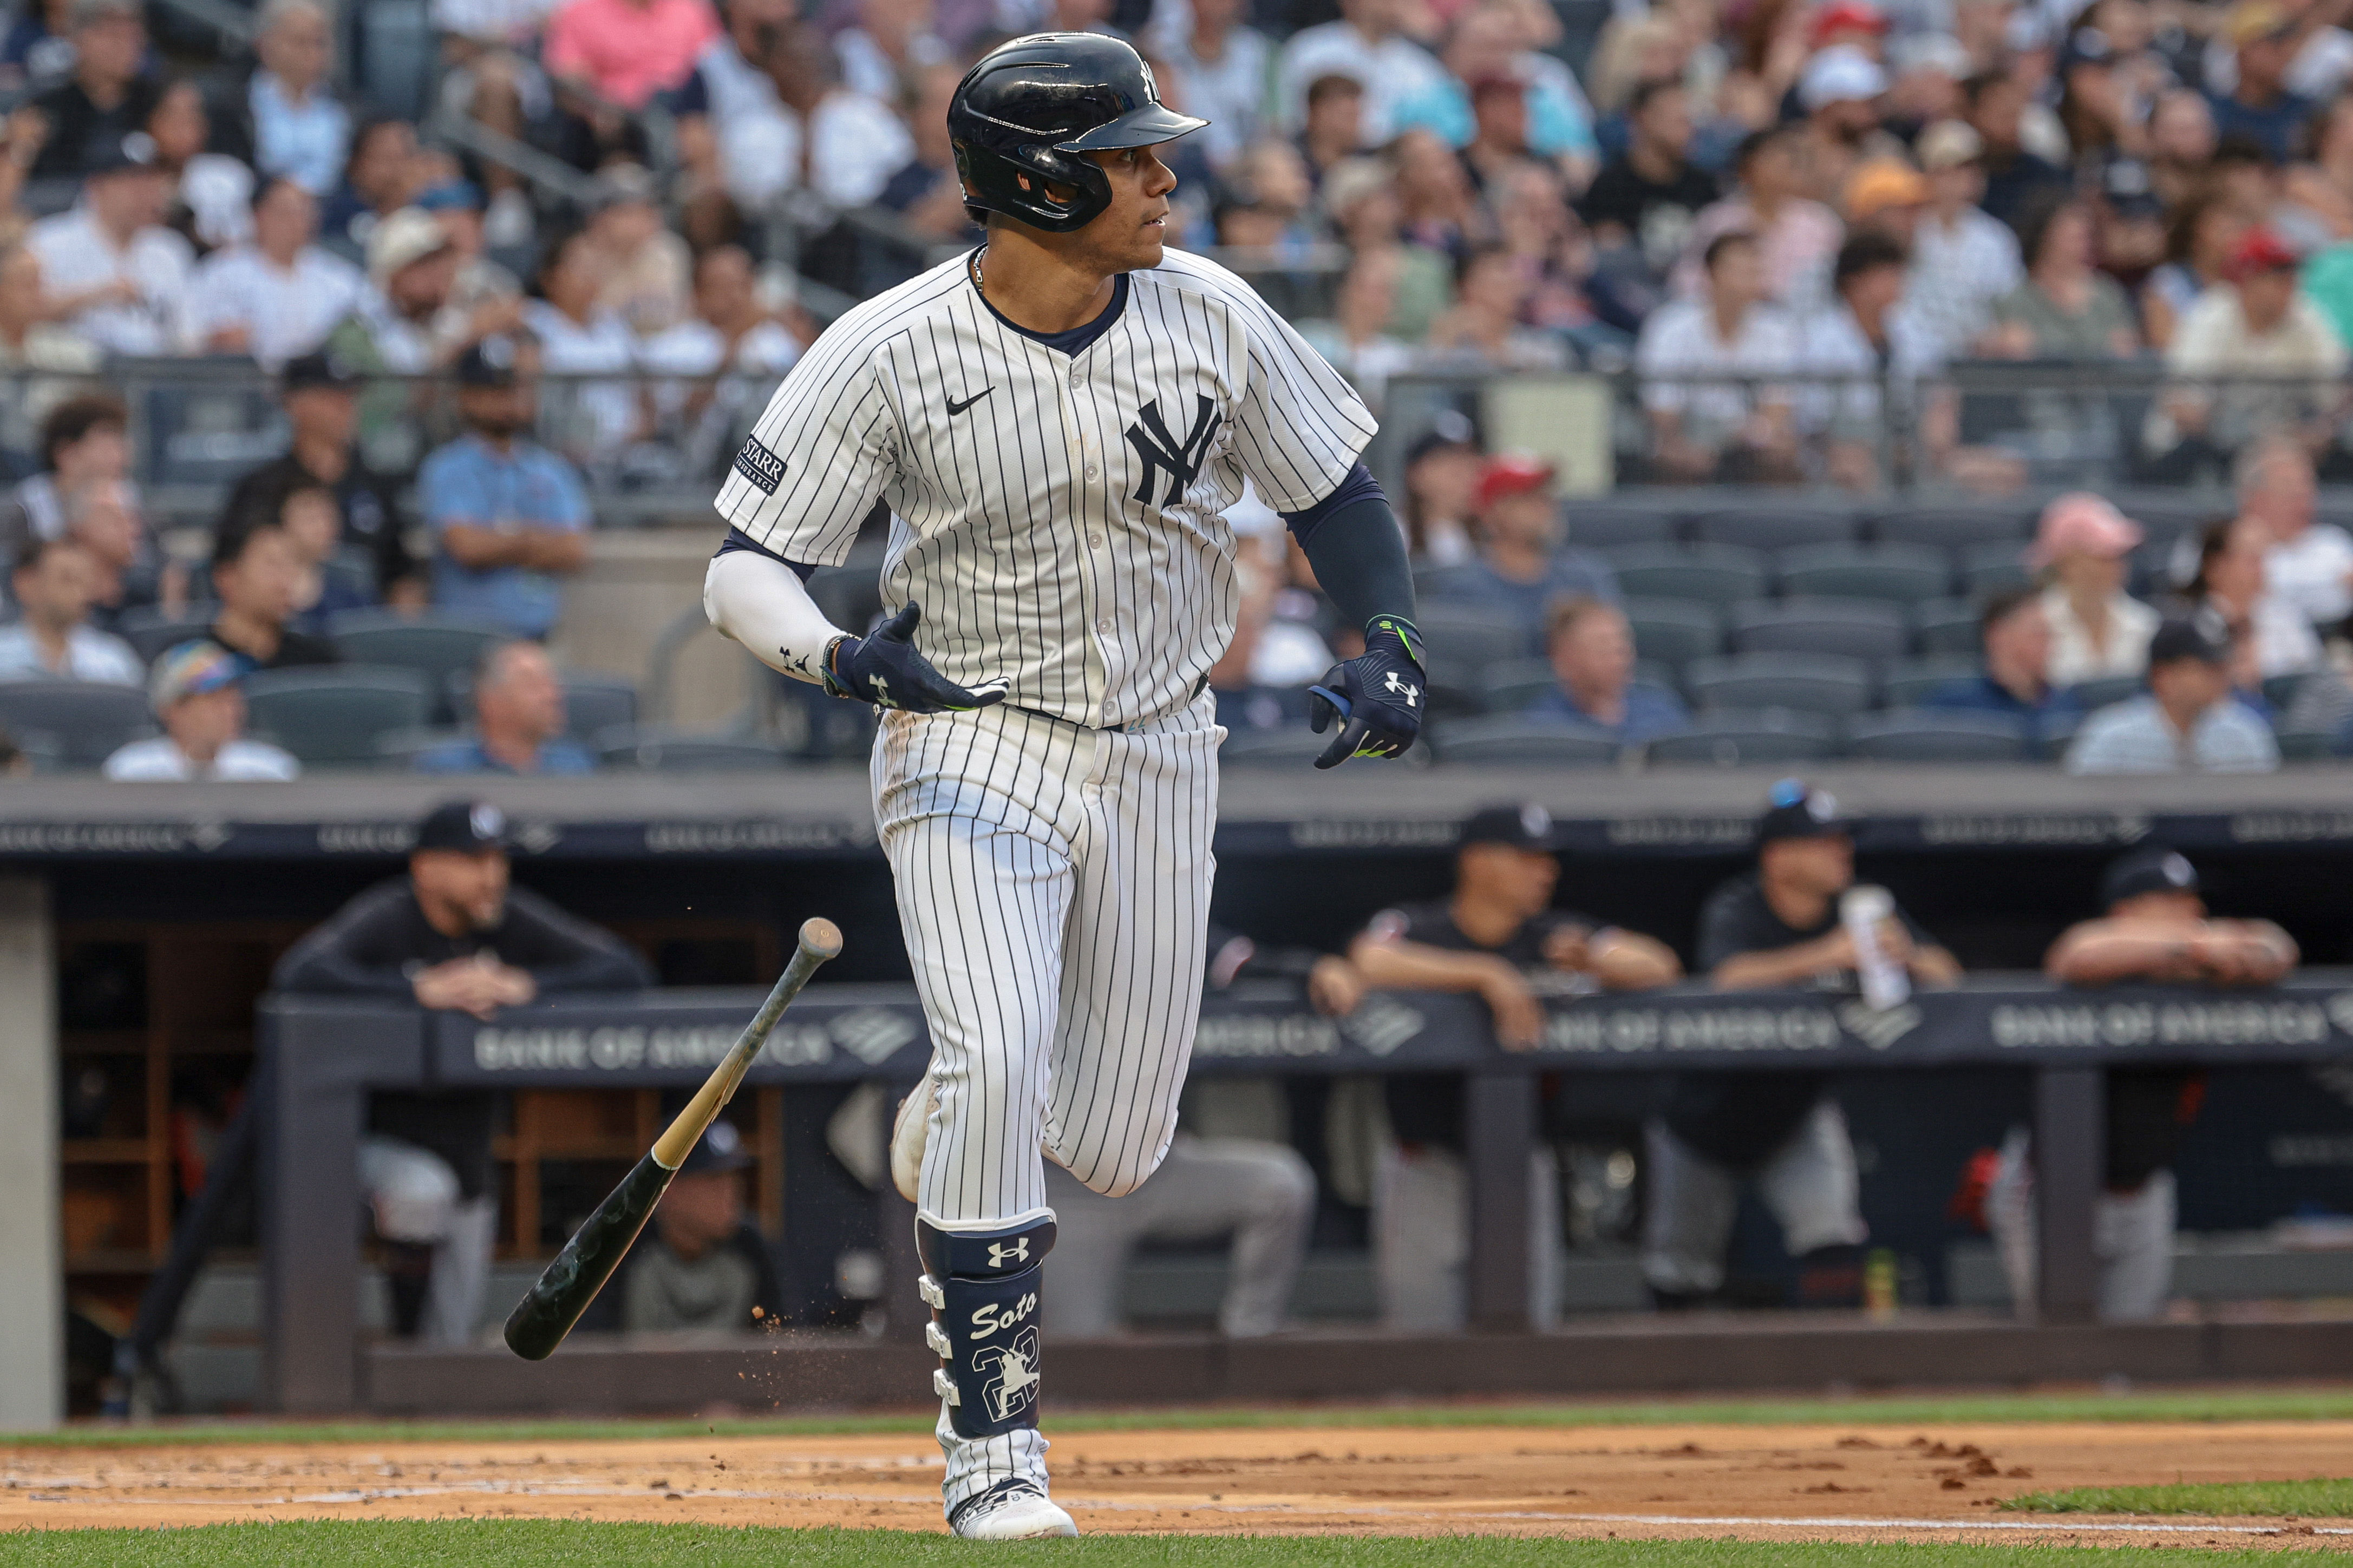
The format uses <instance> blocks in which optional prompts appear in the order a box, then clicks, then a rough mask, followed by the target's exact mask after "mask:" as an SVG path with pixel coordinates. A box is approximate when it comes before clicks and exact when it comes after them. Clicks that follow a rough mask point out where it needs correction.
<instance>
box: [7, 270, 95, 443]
mask: <svg viewBox="0 0 2353 1568" xmlns="http://www.w3.org/2000/svg"><path fill="white" fill-rule="evenodd" d="M41 296H42V289H41V258H39V257H37V256H36V255H34V254H33V249H32V247H30V246H27V245H25V244H22V243H18V244H13V245H5V246H0V374H14V375H22V376H25V377H26V380H24V381H22V382H18V383H16V384H15V385H14V386H13V387H12V388H11V389H10V395H9V396H8V397H6V398H5V399H0V449H5V450H7V451H10V452H30V451H33V450H35V449H36V448H37V447H38V445H39V435H38V432H39V430H40V428H41V426H42V425H43V423H44V422H45V421H47V418H48V416H49V415H50V414H51V413H52V412H53V411H55V410H56V409H57V408H58V406H59V405H61V404H63V403H64V402H65V401H66V400H67V399H68V398H69V397H72V396H73V395H75V387H76V383H75V381H74V380H72V379H69V378H72V377H77V376H87V375H89V374H90V373H92V372H94V371H95V370H97V369H98V366H99V362H100V358H101V356H100V353H99V352H98V347H97V345H96V344H94V343H92V342H90V340H89V339H87V338H84V337H81V336H79V334H77V333H75V332H73V331H70V330H69V329H67V328H65V327H60V326H58V325H57V324H56V323H55V322H53V321H50V320H49V319H48V314H47V310H45V309H44V303H43V300H42V297H41Z"/></svg>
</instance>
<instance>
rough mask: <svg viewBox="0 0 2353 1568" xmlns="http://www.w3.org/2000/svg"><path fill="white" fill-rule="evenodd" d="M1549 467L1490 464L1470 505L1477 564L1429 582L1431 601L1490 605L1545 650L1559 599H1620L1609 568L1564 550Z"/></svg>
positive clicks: (1528, 460)
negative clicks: (1475, 513) (1550, 614)
mask: <svg viewBox="0 0 2353 1568" xmlns="http://www.w3.org/2000/svg"><path fill="white" fill-rule="evenodd" d="M1554 478H1555V471H1554V468H1553V466H1552V465H1551V464H1550V463H1547V462H1545V461H1543V460H1542V459H1541V458H1533V457H1530V456H1529V455H1527V454H1526V453H1525V452H1503V453H1498V454H1497V455H1496V456H1494V457H1493V458H1488V459H1487V465H1486V467H1485V468H1483V469H1482V471H1481V473H1480V475H1479V489H1478V491H1477V493H1476V495H1475V497H1474V498H1473V504H1474V505H1475V506H1476V507H1477V509H1478V521H1477V524H1476V526H1475V527H1474V528H1473V530H1472V538H1473V539H1474V540H1475V541H1476V542H1477V544H1478V550H1479V554H1478V558H1477V559H1476V560H1474V561H1472V562H1470V563H1467V564H1464V565H1461V566H1457V567H1453V568H1451V569H1450V570H1448V571H1446V572H1444V573H1442V574H1440V575H1438V576H1436V577H1434V578H1432V579H1431V581H1430V594H1431V595H1432V596H1434V597H1439V598H1447V599H1458V600H1468V601H1472V602H1476V603H1480V604H1487V605H1493V606H1494V607H1495V608H1496V610H1497V611H1498V612H1499V614H1500V615H1501V616H1503V617H1504V619H1506V620H1508V621H1509V622H1510V624H1512V625H1513V626H1518V627H1519V628H1521V630H1522V631H1523V632H1524V633H1525V635H1526V637H1527V641H1528V651H1529V652H1531V653H1541V652H1542V651H1543V650H1544V636H1545V626H1546V615H1547V613H1548V612H1549V611H1550V610H1551V607H1552V605H1553V603H1554V601H1556V600H1557V599H1562V598H1591V599H1604V600H1607V601H1609V602H1610V603H1612V604H1615V603H1616V602H1617V600H1618V579H1617V576H1616V575H1615V574H1613V573H1611V571H1610V570H1609V563H1608V562H1606V561H1603V560H1602V559H1601V558H1600V557H1599V556H1598V555H1595V554H1593V553H1592V552H1589V551H1584V550H1574V549H1569V548H1567V547H1564V546H1563V544H1562V543H1561V524H1560V499H1559V496H1558V493H1557V492H1556V490H1555V489H1553V480H1554Z"/></svg>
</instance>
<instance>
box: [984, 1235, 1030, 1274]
mask: <svg viewBox="0 0 2353 1568" xmlns="http://www.w3.org/2000/svg"><path fill="white" fill-rule="evenodd" d="M1008 1262H1011V1263H1027V1262H1029V1237H1026V1236H1025V1237H1021V1238H1020V1239H1019V1240H1018V1241H1016V1242H1015V1243H1014V1244H1013V1245H1012V1246H1010V1247H1008V1246H1006V1245H1005V1244H1004V1243H1003V1242H1001V1241H992V1242H990V1243H989V1244H988V1266H989V1267H990V1268H1004V1267H1005V1266H1006V1264H1007V1263H1008Z"/></svg>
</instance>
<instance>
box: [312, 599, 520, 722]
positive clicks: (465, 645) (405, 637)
mask: <svg viewBox="0 0 2353 1568" xmlns="http://www.w3.org/2000/svg"><path fill="white" fill-rule="evenodd" d="M327 631H328V634H329V635H330V636H331V637H333V638H334V643H335V647H338V648H339V649H341V650H342V651H343V657H344V658H347V659H350V660H351V661H352V662H353V663H354V664H365V665H375V666H379V667H390V668H397V669H413V670H416V671H417V672H418V673H419V674H421V675H423V676H424V677H425V679H426V680H427V683H428V689H430V691H431V692H432V701H433V706H434V710H435V711H434V713H433V715H432V717H433V718H434V719H435V720H436V721H445V720H448V718H450V717H451V715H450V713H449V712H448V710H447V708H446V706H445V704H446V702H447V697H446V695H445V694H446V693H447V692H448V683H449V678H450V677H451V676H453V675H459V674H470V673H471V672H472V670H473V668H474V667H475V666H477V665H479V664H480V663H481V661H482V655H483V653H484V652H485V651H486V650H488V649H489V648H491V647H493V646H495V645H497V644H499V643H502V642H507V641H509V640H511V639H512V637H513V636H514V634H513V633H512V632H510V631H508V630H506V629H505V628H504V627H502V626H493V625H491V623H489V622H487V621H477V620H469V619H464V618H461V617H459V616H441V615H435V614H432V613H430V612H428V613H427V614H425V615H421V616H404V615H401V614H400V613H398V612H397V611H394V610H345V611H343V613H342V614H340V615H337V616H331V617H330V618H329V619H328V622H327Z"/></svg>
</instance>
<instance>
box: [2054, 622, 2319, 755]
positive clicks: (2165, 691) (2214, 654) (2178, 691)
mask: <svg viewBox="0 0 2353 1568" xmlns="http://www.w3.org/2000/svg"><path fill="white" fill-rule="evenodd" d="M2220 631H2221V628H2219V627H2212V628H2210V627H2209V626H2208V625H2207V624H2206V621H2205V619H2204V618H2202V617H2201V618H2200V619H2185V620H2172V621H2168V622H2166V623H2165V624H2164V625H2163V626H2159V627H2158V629H2157V635H2156V636H2155V637H2151V638H2150V639H2149V645H2148V689H2147V691H2145V692H2143V693H2141V694H2140V695H2139V696H2137V697H2133V698H2128V699H2126V700H2124V701H2122V702H2118V703H2116V704H2115V705H2114V706H2112V707H2107V708H2103V709H2101V710H2099V711H2098V712H2096V713H2094V714H2093V715H2092V716H2091V717H2090V718H2089V719H2086V720H2084V727H2083V728H2082V729H2081V730H2078V731H2076V732H2075V740H2074V743H2073V744H2072V745H2071V746H2069V747H2068V748H2067V771H2068V772H2069V773H2270V772H2271V771H2272V770H2273V769H2274V768H2276V767H2278V766H2279V747H2278V745H2277V744H2276V743H2275V742H2274V741H2273V739H2272V731H2271V726H2270V725H2268V724H2266V723H2264V722H2263V721H2262V720H2261V719H2259V718H2257V717H2256V716H2255V714H2254V712H2253V710H2251V709H2250V708H2248V707H2247V705H2246V704H2245V703H2243V702H2240V701H2237V700H2233V699H2232V695H2231V668H2230V661H2231V648H2230V645H2229V644H2228V643H2227V642H2226V641H2224V640H2223V638H2222V637H2221V635H2220Z"/></svg>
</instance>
